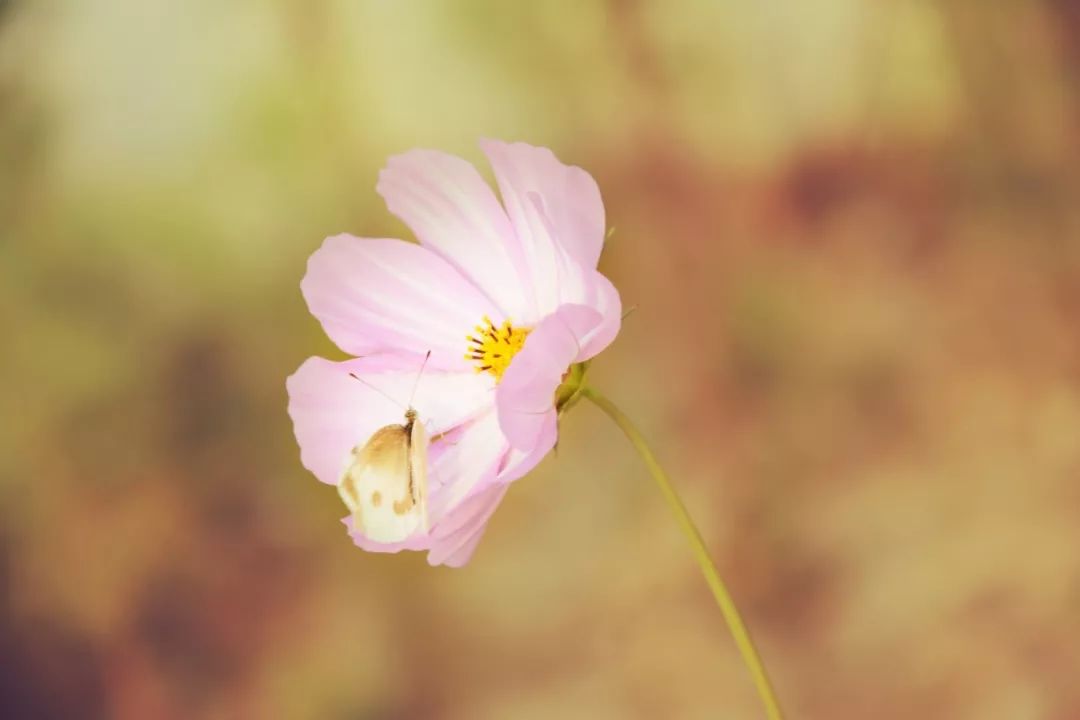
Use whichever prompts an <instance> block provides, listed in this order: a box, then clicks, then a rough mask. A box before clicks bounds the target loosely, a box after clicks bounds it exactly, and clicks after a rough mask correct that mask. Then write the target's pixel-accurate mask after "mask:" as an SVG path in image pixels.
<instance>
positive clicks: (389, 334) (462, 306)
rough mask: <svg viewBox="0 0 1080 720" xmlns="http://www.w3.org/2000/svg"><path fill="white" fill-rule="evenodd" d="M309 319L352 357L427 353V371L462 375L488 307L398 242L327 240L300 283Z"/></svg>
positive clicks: (442, 265) (417, 250) (436, 262)
mask: <svg viewBox="0 0 1080 720" xmlns="http://www.w3.org/2000/svg"><path fill="white" fill-rule="evenodd" d="M300 288H301V290H302V291H303V293H304V298H305V299H306V300H307V304H308V308H309V309H310V310H311V313H312V314H313V315H314V316H315V317H317V318H318V319H319V321H320V322H321V323H322V326H323V328H324V329H325V330H326V334H327V335H329V336H330V338H331V339H332V340H333V341H334V342H335V343H337V345H338V347H340V348H341V349H342V350H344V351H345V352H348V353H352V354H354V355H370V354H374V353H379V352H398V353H402V352H404V353H412V354H414V355H419V356H422V355H424V353H426V352H427V351H429V350H430V351H431V361H430V367H432V368H443V369H448V370H467V369H470V368H471V366H470V365H469V363H468V362H467V361H466V360H465V358H464V355H465V345H466V343H465V338H466V336H467V335H468V334H469V332H470V331H471V330H472V328H473V327H474V326H475V325H477V324H478V323H479V322H481V320H482V318H483V317H484V315H489V316H490V317H491V319H492V320H493V321H495V322H496V323H499V322H501V321H502V316H501V314H500V313H499V312H498V311H497V310H496V309H495V308H494V307H492V305H491V303H490V302H488V301H487V299H486V298H485V297H484V296H483V295H482V294H481V293H480V292H479V291H478V290H477V289H476V288H475V287H474V286H473V285H472V283H471V282H469V281H468V280H466V279H465V278H464V277H462V275H461V274H460V273H458V271H457V270H455V269H454V267H453V266H451V265H450V264H449V263H447V262H446V261H445V260H443V259H442V258H441V257H439V256H438V255H436V254H435V253H433V252H431V251H430V250H427V249H425V248H422V247H420V246H419V245H414V244H412V243H407V242H404V241H402V240H385V239H366V238H365V239H361V238H355V237H352V236H350V235H337V236H334V237H330V238H327V239H326V241H325V242H324V243H323V246H322V247H321V248H319V249H318V250H317V251H315V253H314V254H313V255H312V256H311V258H310V259H309V260H308V270H307V274H306V275H305V276H304V279H303V281H302V282H301V284H300Z"/></svg>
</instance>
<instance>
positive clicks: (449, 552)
mask: <svg viewBox="0 0 1080 720" xmlns="http://www.w3.org/2000/svg"><path fill="white" fill-rule="evenodd" d="M506 489H507V486H506V485H492V486H491V487H489V488H487V489H486V490H484V491H483V492H480V493H478V494H475V495H473V496H472V497H470V498H469V499H468V500H466V501H465V502H464V503H462V504H461V505H459V506H458V507H457V508H456V509H455V510H454V512H453V513H452V514H451V516H448V518H447V519H446V520H445V521H444V522H443V523H442V525H441V526H439V527H436V528H434V529H433V530H432V533H431V550H430V551H429V552H428V563H430V564H431V565H448V566H450V567H461V566H462V565H464V564H465V563H467V562H468V561H469V558H470V557H472V553H473V551H474V550H475V549H476V545H477V543H478V542H479V541H480V537H481V536H482V535H483V533H484V530H485V529H486V528H487V522H488V520H490V519H491V515H492V513H494V512H495V508H497V507H498V506H499V503H500V502H501V501H502V498H503V495H505V494H506Z"/></svg>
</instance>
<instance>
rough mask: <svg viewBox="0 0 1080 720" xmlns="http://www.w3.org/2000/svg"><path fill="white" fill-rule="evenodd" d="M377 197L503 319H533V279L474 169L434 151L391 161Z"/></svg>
mask: <svg viewBox="0 0 1080 720" xmlns="http://www.w3.org/2000/svg"><path fill="white" fill-rule="evenodd" d="M376 190H377V191H378V193H379V194H380V195H382V196H383V198H384V199H385V200H386V205H387V207H388V208H389V209H390V212H392V213H393V214H395V215H397V216H398V217H399V218H401V219H402V220H404V221H405V223H406V224H407V225H408V226H409V227H410V228H411V229H412V231H413V232H414V233H415V234H416V237H417V238H418V239H419V240H420V242H421V244H423V245H424V247H427V248H429V249H431V250H433V251H434V252H436V253H438V254H439V255H440V256H442V257H443V258H445V259H446V260H447V261H448V262H449V263H450V264H452V265H453V266H454V267H455V268H457V270H458V271H459V272H460V273H461V274H462V275H464V276H465V277H468V278H469V279H471V280H472V281H473V283H475V285H476V286H477V287H478V288H480V289H481V290H482V291H483V292H485V293H486V294H487V296H488V297H489V298H490V299H491V302H492V303H493V304H494V305H496V306H497V307H498V308H499V309H500V310H501V311H502V312H503V314H504V315H506V316H507V317H511V318H514V319H517V320H523V319H530V318H531V317H533V316H535V311H534V310H533V308H532V307H531V303H530V302H529V298H531V297H532V291H531V287H529V282H530V277H531V273H530V272H529V271H528V269H527V268H525V260H524V257H523V255H522V253H521V248H520V246H519V245H518V243H517V242H516V240H515V237H514V229H513V227H512V226H511V225H510V221H509V219H508V218H507V217H506V212H505V211H504V210H503V208H502V206H501V205H500V204H499V201H498V200H497V199H496V198H495V194H494V193H493V192H492V190H491V188H490V187H489V186H488V184H487V183H486V182H484V180H483V178H481V177H480V174H479V173H478V172H477V171H476V168H474V167H473V166H472V165H471V164H469V163H468V162H466V161H464V160H462V159H461V158H458V157H455V156H453V155H449V154H447V153H443V152H438V151H435V150H411V151H409V152H407V153H405V154H403V155H397V156H395V157H392V158H390V160H389V161H388V162H387V164H386V168H385V169H383V170H382V172H380V173H379V183H378V185H377V186H376Z"/></svg>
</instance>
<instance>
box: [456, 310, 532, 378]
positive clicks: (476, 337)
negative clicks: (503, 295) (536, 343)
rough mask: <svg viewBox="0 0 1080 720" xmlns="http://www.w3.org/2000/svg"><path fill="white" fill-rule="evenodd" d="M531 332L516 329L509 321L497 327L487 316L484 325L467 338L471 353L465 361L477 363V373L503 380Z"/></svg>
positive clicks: (479, 326) (477, 327)
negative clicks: (507, 369)
mask: <svg viewBox="0 0 1080 720" xmlns="http://www.w3.org/2000/svg"><path fill="white" fill-rule="evenodd" d="M529 331H530V328H520V327H519V328H516V327H514V326H513V325H511V324H510V321H509V320H504V321H503V324H502V325H501V326H499V327H495V323H493V322H491V318H489V317H488V316H487V315H485V316H484V322H483V324H482V325H477V326H476V332H474V333H473V334H472V335H469V336H468V337H467V338H466V339H467V340H468V341H469V353H468V354H467V355H466V356H465V359H466V360H472V361H473V362H475V363H476V372H478V373H479V372H489V373H491V374H492V375H494V376H495V379H496V380H501V379H502V376H503V373H504V372H506V368H508V367H510V361H511V360H513V359H514V356H515V355H517V353H518V351H519V350H521V346H522V345H524V344H525V338H527V337H528V336H529Z"/></svg>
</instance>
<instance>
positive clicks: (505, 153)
mask: <svg viewBox="0 0 1080 720" xmlns="http://www.w3.org/2000/svg"><path fill="white" fill-rule="evenodd" d="M480 148H481V149H482V150H483V151H484V154H485V155H487V157H488V160H489V162H490V163H491V167H492V169H493V170H494V171H495V178H496V180H497V182H498V184H499V192H500V194H501V195H502V198H503V204H504V205H505V206H506V212H507V214H508V215H509V216H510V221H511V222H512V223H513V224H514V228H515V230H517V232H518V235H519V236H522V237H523V238H528V236H529V234H530V232H531V227H530V223H529V221H528V218H527V217H525V213H524V208H525V206H526V198H527V197H528V196H529V195H531V194H534V193H535V194H536V195H538V196H539V197H540V198H541V199H542V204H543V206H544V208H546V210H547V213H548V215H549V217H550V218H551V221H552V225H553V230H554V238H555V239H556V240H557V242H559V243H560V244H561V245H562V247H563V248H564V249H565V250H566V251H567V252H568V253H569V254H570V256H571V257H572V258H574V260H576V261H577V262H579V263H580V264H581V265H582V266H583V267H585V268H588V269H590V270H591V269H593V268H595V267H596V263H597V261H598V260H599V259H600V251H601V250H602V249H603V246H604V232H605V230H604V202H603V200H602V199H601V197H600V189H599V188H598V187H597V185H596V181H595V180H593V178H592V176H591V175H589V173H587V172H586V171H584V170H582V169H581V168H579V167H576V166H573V165H564V164H563V163H561V162H559V159H558V158H556V157H555V155H554V153H552V152H551V150H549V149H547V148H543V147H534V146H532V145H527V144H525V143H520V142H517V143H504V142H500V141H498V140H482V141H481V142H480ZM526 241H527V240H526Z"/></svg>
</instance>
